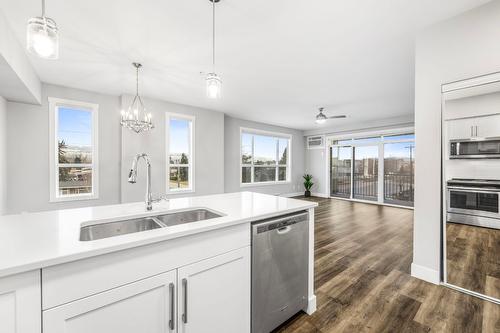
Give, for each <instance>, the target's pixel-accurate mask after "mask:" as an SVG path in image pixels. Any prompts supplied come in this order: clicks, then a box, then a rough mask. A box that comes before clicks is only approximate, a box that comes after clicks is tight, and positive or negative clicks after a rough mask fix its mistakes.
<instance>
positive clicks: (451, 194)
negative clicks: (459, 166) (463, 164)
mask: <svg viewBox="0 0 500 333" xmlns="http://www.w3.org/2000/svg"><path fill="white" fill-rule="evenodd" d="M446 203H447V211H446V212H447V221H449V222H454V223H462V224H470V225H477V226H483V227H490V228H497V227H498V226H499V225H500V181H498V180H488V179H451V180H449V181H448V182H447V200H446Z"/></svg>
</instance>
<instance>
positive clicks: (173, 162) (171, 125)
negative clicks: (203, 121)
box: [166, 113, 194, 193]
mask: <svg viewBox="0 0 500 333" xmlns="http://www.w3.org/2000/svg"><path fill="white" fill-rule="evenodd" d="M166 128H167V135H166V137H167V175H168V184H167V192H170V193H172V192H190V191H194V179H193V174H194V173H193V165H194V164H193V156H194V153H193V151H194V149H193V142H194V140H193V128H194V117H190V116H185V115H178V114H169V113H167V126H166Z"/></svg>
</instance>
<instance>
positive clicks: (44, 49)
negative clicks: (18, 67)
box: [26, 0, 59, 59]
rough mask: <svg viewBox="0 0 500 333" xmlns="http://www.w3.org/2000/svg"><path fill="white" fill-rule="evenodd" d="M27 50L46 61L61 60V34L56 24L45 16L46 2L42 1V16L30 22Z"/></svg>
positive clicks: (27, 33)
mask: <svg viewBox="0 0 500 333" xmlns="http://www.w3.org/2000/svg"><path fill="white" fill-rule="evenodd" d="M26 48H27V49H28V51H29V52H30V53H33V54H35V55H37V56H39V57H40V58H44V59H57V58H59V33H58V30H57V24H56V22H55V21H54V20H53V19H51V18H48V17H46V16H45V0H42V16H36V17H32V18H30V19H29V20H28V26H27V29H26Z"/></svg>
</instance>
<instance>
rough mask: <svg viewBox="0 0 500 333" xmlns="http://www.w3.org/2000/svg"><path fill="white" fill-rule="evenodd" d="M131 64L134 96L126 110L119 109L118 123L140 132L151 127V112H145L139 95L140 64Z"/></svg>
mask: <svg viewBox="0 0 500 333" xmlns="http://www.w3.org/2000/svg"><path fill="white" fill-rule="evenodd" d="M132 66H134V67H135V87H136V90H135V96H134V99H133V100H132V103H131V104H130V106H129V107H128V109H127V111H125V110H122V111H121V121H120V124H121V125H122V126H123V127H126V128H128V129H130V130H132V131H134V132H135V133H141V132H146V131H149V130H150V129H153V128H154V125H153V122H152V121H151V113H146V108H145V107H144V103H143V102H142V98H141V96H139V68H141V67H142V65H141V64H140V63H137V62H133V63H132Z"/></svg>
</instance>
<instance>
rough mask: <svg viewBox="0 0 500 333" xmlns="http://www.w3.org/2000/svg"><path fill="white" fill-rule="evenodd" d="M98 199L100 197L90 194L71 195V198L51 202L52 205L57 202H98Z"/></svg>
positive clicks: (59, 198)
mask: <svg viewBox="0 0 500 333" xmlns="http://www.w3.org/2000/svg"><path fill="white" fill-rule="evenodd" d="M97 199H99V196H98V195H95V194H90V195H71V196H65V197H55V198H50V200H49V202H50V203H57V202H69V201H82V200H97Z"/></svg>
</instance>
